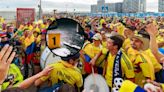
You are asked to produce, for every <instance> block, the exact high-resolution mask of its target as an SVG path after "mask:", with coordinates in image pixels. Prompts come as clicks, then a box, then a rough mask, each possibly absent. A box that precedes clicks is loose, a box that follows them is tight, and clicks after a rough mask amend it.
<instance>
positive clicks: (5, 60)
mask: <svg viewBox="0 0 164 92" xmlns="http://www.w3.org/2000/svg"><path fill="white" fill-rule="evenodd" d="M12 49H13V47H12V46H9V45H5V46H4V47H3V49H2V50H1V51H0V73H1V74H0V84H2V83H3V82H4V80H5V78H6V76H7V73H8V70H9V66H10V63H11V62H12V61H13V59H14V56H15V52H12Z"/></svg>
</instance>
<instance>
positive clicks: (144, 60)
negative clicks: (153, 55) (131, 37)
mask: <svg viewBox="0 0 164 92" xmlns="http://www.w3.org/2000/svg"><path fill="white" fill-rule="evenodd" d="M127 55H128V57H129V58H130V60H131V62H132V63H133V67H134V72H135V83H136V84H137V85H139V86H141V87H143V83H142V80H145V79H146V78H150V79H151V80H154V79H155V76H154V67H153V64H152V62H151V61H150V60H149V59H148V57H147V56H146V55H144V54H141V53H140V52H138V51H136V50H134V49H132V48H129V49H128V52H127Z"/></svg>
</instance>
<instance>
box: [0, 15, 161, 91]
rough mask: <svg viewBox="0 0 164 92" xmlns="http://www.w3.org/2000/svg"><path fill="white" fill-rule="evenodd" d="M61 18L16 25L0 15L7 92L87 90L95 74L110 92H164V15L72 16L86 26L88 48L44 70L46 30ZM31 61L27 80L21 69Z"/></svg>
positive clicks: (0, 79) (0, 67)
mask: <svg viewBox="0 0 164 92" xmlns="http://www.w3.org/2000/svg"><path fill="white" fill-rule="evenodd" d="M56 18H61V16H60V17H59V16H57V17H51V18H47V19H43V20H39V21H37V22H33V23H23V24H21V25H19V26H18V27H16V25H15V24H14V23H5V20H4V19H3V18H2V17H0V24H1V26H0V46H1V48H2V50H1V52H0V73H1V75H0V87H1V90H2V91H3V92H10V91H11V92H23V90H26V89H27V88H29V87H30V86H31V85H35V86H36V87H37V88H38V90H37V91H38V92H82V91H85V88H84V80H85V78H86V77H87V76H88V75H90V74H92V73H93V72H94V73H96V74H99V75H102V76H103V77H104V79H105V80H106V84H107V85H108V88H109V91H110V92H164V18H163V17H145V18H136V17H122V18H119V17H114V16H113V17H89V16H72V17H69V18H71V19H73V20H74V21H76V22H78V23H79V24H80V25H81V26H82V27H83V30H84V38H85V42H84V45H83V47H82V48H81V50H80V52H79V53H77V54H76V55H74V56H72V57H69V58H67V59H64V58H61V60H60V61H59V62H57V63H53V64H50V65H48V66H47V67H46V68H45V69H43V70H41V68H40V58H41V57H40V56H41V54H42V52H43V50H44V49H45V47H46V33H47V31H48V30H47V28H48V26H49V25H50V24H51V23H52V22H53V21H55V19H56ZM10 45H13V46H10ZM31 61H32V63H33V64H34V70H35V71H34V72H33V74H32V76H28V75H27V76H25V75H26V74H22V72H21V70H22V69H23V68H26V67H25V66H23V67H20V66H21V65H24V64H26V65H28V67H31V66H30V64H31ZM52 62H53V61H52ZM77 63H81V64H82V68H79V67H77ZM45 83H47V84H48V85H47V86H46V87H41V86H42V85H43V84H45ZM147 85H148V86H147ZM39 87H41V88H39ZM13 90H15V91H13ZM16 90H17V91H16ZM91 91H93V92H100V91H98V90H95V89H94V88H93V89H91Z"/></svg>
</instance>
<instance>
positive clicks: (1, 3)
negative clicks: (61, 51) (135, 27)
mask: <svg viewBox="0 0 164 92" xmlns="http://www.w3.org/2000/svg"><path fill="white" fill-rule="evenodd" d="M38 1H39V0H0V11H7V10H8V11H14V10H16V8H23V7H25V8H29V7H32V8H35V9H36V10H38V7H37V6H38V3H39V2H38ZM122 1H123V0H106V3H115V2H122ZM146 1H147V8H146V10H147V11H148V12H157V11H158V0H146ZM96 3H97V0H42V9H43V11H48V12H50V11H52V10H54V9H57V10H58V11H72V12H73V11H74V10H75V11H86V12H89V11H90V5H92V4H96Z"/></svg>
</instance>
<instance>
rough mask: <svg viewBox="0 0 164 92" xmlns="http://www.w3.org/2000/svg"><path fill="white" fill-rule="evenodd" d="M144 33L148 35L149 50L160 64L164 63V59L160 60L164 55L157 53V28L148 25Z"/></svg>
mask: <svg viewBox="0 0 164 92" xmlns="http://www.w3.org/2000/svg"><path fill="white" fill-rule="evenodd" d="M146 31H147V32H148V33H149V35H150V49H151V51H152V53H153V54H154V56H155V57H156V59H157V60H158V61H159V62H160V63H162V62H164V59H163V60H162V58H163V57H164V55H163V54H161V53H160V52H159V51H158V44H157V42H156V35H157V34H158V29H157V26H155V25H153V24H149V25H147V26H146Z"/></svg>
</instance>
